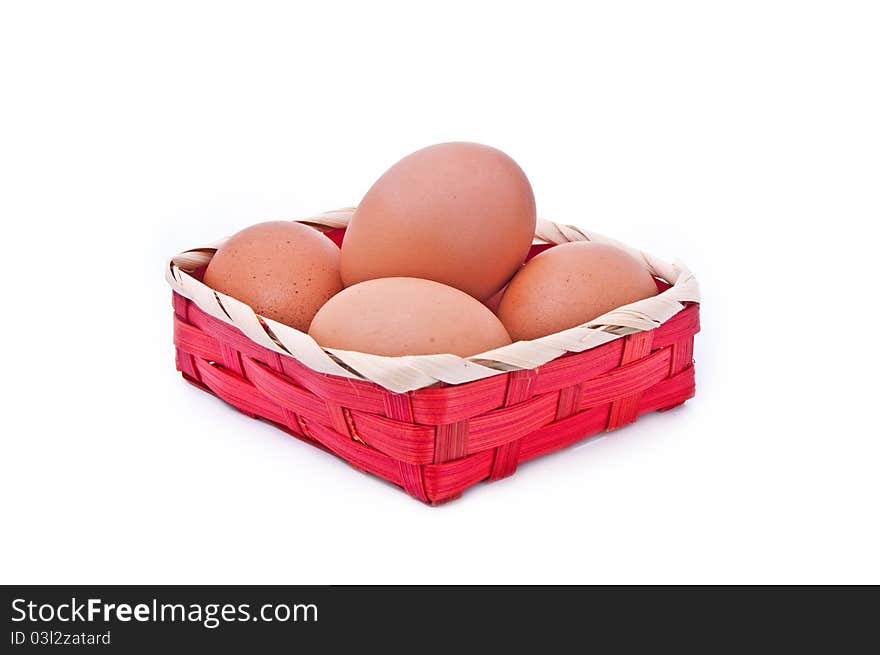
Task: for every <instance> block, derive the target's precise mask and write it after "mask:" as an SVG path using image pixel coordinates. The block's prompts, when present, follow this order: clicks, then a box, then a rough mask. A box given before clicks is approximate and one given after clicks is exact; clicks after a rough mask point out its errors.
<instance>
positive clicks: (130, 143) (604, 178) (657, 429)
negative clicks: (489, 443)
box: [0, 0, 880, 583]
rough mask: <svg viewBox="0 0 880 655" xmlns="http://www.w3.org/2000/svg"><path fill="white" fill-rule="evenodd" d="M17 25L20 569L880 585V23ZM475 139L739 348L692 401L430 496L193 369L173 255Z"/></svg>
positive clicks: (7, 216)
mask: <svg viewBox="0 0 880 655" xmlns="http://www.w3.org/2000/svg"><path fill="white" fill-rule="evenodd" d="M2 7H3V9H2V11H0V71H2V73H0V74H2V79H0V84H2V86H0V93H2V96H3V99H2V101H0V118H2V120H0V130H2V140H0V187H2V193H0V212H2V214H0V224H2V235H3V236H2V239H0V243H2V247H0V267H2V271H0V272H2V279H3V285H2V307H3V309H2V312H3V315H2V319H3V320H2V330H3V334H2V337H3V355H2V362H3V368H2V385H3V410H2V424H0V433H2V454H0V504H2V517H0V519H2V526H3V527H2V529H0V531H2V538H0V582H4V583H25V582H31V583H50V582H52V583H65V582H66V583H84V582H96V583H343V582H347V583H364V582H388V583H392V582H395V583H401V582H420V583H427V582H444V583H445V582H474V583H476V582H479V583H485V582H561V583H584V582H698V583H701V582H734V583H745V582H874V583H877V582H880V558H878V557H877V553H878V550H880V533H878V520H877V506H878V505H877V501H878V497H880V489H878V481H877V480H878V465H880V436H878V435H880V430H878V429H877V417H878V414H877V405H878V402H877V391H878V382H877V380H878V373H877V371H878V370H880V369H878V358H877V336H876V332H875V330H876V326H877V324H878V323H877V319H878V316H877V276H876V263H875V262H876V259H877V245H876V241H875V239H876V237H877V232H878V230H877V221H878V218H880V186H878V182H880V130H878V122H880V93H878V81H880V66H878V62H880V47H878V41H880V40H878V33H880V21H878V11H877V8H876V4H874V3H870V2H865V3H855V2H824V3H822V2H790V3H786V2H768V1H762V2H735V3H734V2H730V3H708V2H672V3H653V2H645V3H632V2H627V3H595V4H586V3H575V2H572V3H554V2H546V1H545V2H540V3H524V4H517V3H513V2H501V3H482V2H474V1H473V0H471V1H468V2H462V3H458V2H449V1H446V2H443V3H435V4H432V5H430V6H429V5H428V4H427V3H415V2H409V3H404V2H400V3H378V2H375V1H371V2H363V3H347V4H342V3H332V2H309V3H290V2H288V3H280V4H278V5H270V4H263V3H257V2H242V3H239V4H227V3H213V2H212V3H204V4H195V3H186V2H172V3H167V4H164V3H157V2H149V3H146V2H145V3H119V2H106V3H94V2H77V3H69V2H61V3H30V2H9V3H4V4H3V5H2ZM446 140H475V141H481V142H484V143H488V144H491V145H494V146H497V147H499V148H502V149H503V150H505V151H507V152H508V153H509V154H510V155H512V156H513V157H514V158H515V159H516V160H517V161H518V162H519V163H520V164H521V165H522V167H523V168H524V169H525V171H526V173H527V174H528V175H529V177H530V178H531V181H532V184H533V186H534V189H535V193H536V197H537V201H538V207H539V213H540V215H542V216H544V217H547V218H552V219H554V220H557V221H563V222H571V223H576V224H579V225H582V226H584V227H587V228H589V229H593V230H595V231H598V232H602V233H605V234H609V235H611V236H615V237H617V238H620V239H622V240H624V241H627V242H629V243H631V244H633V245H635V246H638V247H641V248H642V249H645V250H648V251H650V252H653V253H655V254H657V255H660V256H665V257H667V258H676V257H677V258H680V259H681V260H683V261H685V262H687V263H688V264H689V266H690V267H691V268H692V269H693V270H694V271H695V272H696V273H697V275H698V277H699V279H700V281H701V285H702V289H703V297H704V304H703V306H702V322H703V331H702V333H701V334H700V335H698V339H697V345H696V354H695V356H696V361H697V371H698V395H697V397H696V399H694V400H693V401H691V402H689V403H687V405H685V406H684V407H683V408H680V409H678V410H676V411H673V412H670V413H666V414H654V415H651V416H647V417H644V418H643V419H641V420H640V421H639V423H638V424H636V425H633V426H630V427H627V428H626V429H623V430H621V431H618V432H615V433H612V434H611V435H609V436H607V437H606V438H601V439H594V440H592V441H588V442H584V443H581V444H579V445H577V446H575V447H573V448H569V449H567V450H565V451H563V452H561V453H558V454H555V455H551V456H547V457H544V458H542V459H540V460H537V461H534V462H532V463H529V464H526V465H524V466H522V467H521V468H520V470H519V471H518V472H517V473H516V475H514V476H513V477H511V478H508V479H506V480H503V481H500V482H497V483H493V484H489V485H487V484H481V485H479V486H477V487H475V488H473V489H471V490H470V491H468V492H467V493H466V494H465V495H464V497H463V498H462V499H460V500H458V501H456V502H454V503H452V504H449V505H446V506H443V507H439V508H428V507H425V506H423V505H421V504H420V503H418V502H416V501H414V500H412V499H410V498H409V497H408V496H406V495H405V494H404V493H403V492H402V491H399V490H398V489H397V488H394V487H392V486H390V485H387V484H385V483H383V482H380V481H378V480H377V479H375V478H371V477H369V476H367V475H364V474H361V473H358V472H355V471H354V470H353V469H351V468H349V467H348V466H347V465H346V464H345V463H343V462H342V461H341V460H337V459H336V458H334V457H332V456H329V455H327V454H325V453H323V452H321V451H319V450H317V449H315V448H313V447H311V446H308V445H306V444H303V443H301V442H299V441H297V440H294V439H291V438H289V437H287V436H285V435H283V434H282V433H281V432H279V431H277V430H276V429H274V428H272V427H270V426H268V425H266V424H262V423H260V422H257V421H253V420H251V419H248V418H246V417H244V416H243V415H240V414H238V413H236V412H235V411H234V410H232V409H230V408H229V407H227V406H225V405H224V404H223V403H222V402H220V401H218V400H217V399H215V398H213V397H211V396H208V395H207V394H204V393H202V392H201V391H198V390H196V389H194V388H192V387H191V386H189V385H187V384H185V383H184V382H183V381H182V380H181V379H180V377H179V375H178V374H177V373H176V372H175V371H174V362H173V350H172V346H171V316H172V312H171V301H170V291H169V289H168V288H167V286H166V285H165V282H164V281H163V266H164V263H165V260H166V258H167V257H169V256H170V255H172V254H174V253H176V252H178V251H180V250H183V249H185V248H188V247H192V246H195V245H202V244H204V243H206V242H210V241H212V240H214V239H216V238H218V237H222V236H225V235H228V234H230V233H232V232H234V231H236V230H238V229H240V228H242V227H244V226H246V225H248V224H250V223H254V222H257V221H263V220H269V219H283V218H293V217H298V216H303V215H308V214H312V213H316V212H319V211H322V210H325V209H331V208H335V207H339V206H345V205H351V204H356V203H357V202H358V200H359V199H360V197H361V195H362V194H363V193H364V192H365V191H366V189H367V188H368V187H369V185H370V184H371V183H372V181H373V180H374V179H375V178H376V177H377V176H378V175H380V174H381V173H382V172H383V171H384V170H385V169H386V168H387V167H388V166H389V165H390V164H392V163H393V162H394V161H396V160H397V159H399V158H400V157H402V156H403V155H405V154H407V153H409V152H410V151H412V150H415V149H417V148H419V147H422V146H424V145H428V144H431V143H434V142H439V141H446ZM487 247H488V246H487Z"/></svg>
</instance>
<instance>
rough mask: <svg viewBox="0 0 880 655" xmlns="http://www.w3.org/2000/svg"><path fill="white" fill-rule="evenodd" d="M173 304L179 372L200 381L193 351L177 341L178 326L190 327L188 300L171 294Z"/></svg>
mask: <svg viewBox="0 0 880 655" xmlns="http://www.w3.org/2000/svg"><path fill="white" fill-rule="evenodd" d="M171 304H172V305H173V307H174V345H175V349H174V361H175V364H176V366H177V370H178V371H180V372H181V373H183V374H184V375H186V376H189V377H190V378H193V379H194V380H196V381H198V379H199V373H198V371H197V370H196V363H195V359H194V358H193V356H192V349H190V348H187V347H186V345H185V344H179V343H178V339H177V328H178V325H180V326H187V327H188V326H189V324H188V323H187V322H186V317H187V306H188V305H187V302H186V298H184V297H183V296H181V295H179V294H177V293H173V294H171ZM218 347H219V346H218Z"/></svg>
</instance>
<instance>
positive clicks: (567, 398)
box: [556, 384, 584, 421]
mask: <svg viewBox="0 0 880 655" xmlns="http://www.w3.org/2000/svg"><path fill="white" fill-rule="evenodd" d="M583 395H584V389H583V385H580V384H575V385H573V386H571V387H562V389H560V390H559V400H558V401H557V402H556V420H557V421H560V420H562V419H564V418H568V417H569V416H571V415H572V414H577V413H578V412H579V411H580V409H581V398H582V397H583Z"/></svg>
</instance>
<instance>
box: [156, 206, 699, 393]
mask: <svg viewBox="0 0 880 655" xmlns="http://www.w3.org/2000/svg"><path fill="white" fill-rule="evenodd" d="M353 213H354V208H353V207H348V208H344V209H338V210H334V211H330V212H325V213H323V214H318V215H317V216H310V217H306V218H301V219H295V222H298V223H304V224H307V225H309V226H310V227H312V228H314V229H317V230H320V231H326V230H329V229H334V228H344V227H346V226H347V225H348V222H349V220H350V219H351V216H352V214H353ZM224 241H225V239H222V240H220V241H217V242H215V243H213V244H211V245H208V246H202V247H197V248H191V249H188V250H185V251H183V252H181V253H179V254H177V255H175V256H174V257H172V258H171V259H170V261H169V262H168V265H167V267H166V269H165V278H166V280H167V282H168V284H169V285H170V286H171V288H172V289H173V290H174V291H175V292H176V293H179V294H180V295H182V296H184V297H186V298H188V299H190V300H191V301H193V302H194V303H195V304H196V305H197V306H198V307H199V308H200V309H201V310H203V311H205V312H207V313H208V314H210V315H211V316H214V317H215V318H217V319H219V320H221V321H223V322H225V323H228V324H230V325H232V326H233V327H235V328H238V329H239V330H240V331H241V332H242V333H244V334H245V336H247V337H248V338H249V339H251V340H252V341H254V342H256V343H258V344H259V345H261V346H264V347H266V348H268V349H270V350H273V351H275V352H277V353H279V354H281V355H286V356H288V357H293V358H294V359H297V360H298V361H300V362H301V363H303V364H304V365H306V366H307V367H309V368H311V369H312V370H315V371H317V372H319V373H327V374H331V375H337V376H342V377H347V378H354V379H361V380H368V381H371V382H374V383H376V384H378V385H380V386H382V387H384V388H386V389H388V390H389V391H392V392H395V393H403V392H407V391H414V390H416V389H422V388H424V387H429V386H432V385H434V384H436V383H438V382H444V383H447V384H462V383H465V382H472V381H474V380H480V379H483V378H487V377H491V376H494V375H501V374H503V373H507V372H509V371H512V370H524V369H533V368H537V367H538V366H541V365H542V364H546V363H547V362H550V361H552V360H554V359H557V358H559V357H562V356H563V355H565V354H567V353H577V352H583V351H586V350H590V349H591V348H595V347H597V346H600V345H602V344H605V343H608V342H609V341H613V340H615V339H619V338H621V337H624V336H626V335H629V334H633V333H636V332H642V331H647V330H653V329H655V328H657V327H659V326H660V325H662V324H663V323H664V322H666V321H667V320H669V319H670V318H672V317H673V316H675V315H676V314H678V312H680V311H681V310H682V309H684V307H685V303H699V302H700V292H699V285H698V283H697V280H696V278H695V277H694V275H693V273H692V272H691V271H690V270H689V269H688V268H687V266H685V265H684V264H683V263H681V262H680V261H675V262H673V263H668V262H666V261H665V260H663V259H660V258H657V257H654V256H653V255H650V254H648V253H645V252H642V251H641V250H638V249H635V248H632V247H631V246H628V245H626V244H624V243H622V242H620V241H617V240H615V239H611V238H609V237H606V236H603V235H601V234H598V233H595V232H589V231H587V230H584V229H582V228H580V227H577V226H574V225H567V224H562V223H555V222H553V221H548V220H545V219H539V220H538V222H537V226H536V229H535V242H536V243H551V244H555V245H558V244H562V243H568V242H572V241H595V242H598V243H607V244H610V245H614V246H616V247H618V248H621V249H623V250H625V251H626V252H628V253H629V254H630V255H632V256H633V257H635V258H636V259H637V260H638V261H639V262H640V263H641V264H642V265H643V266H644V267H645V268H646V269H647V270H648V272H649V273H651V275H653V276H654V277H657V278H660V279H662V280H665V281H666V282H667V283H669V284H670V285H671V286H670V288H668V289H666V290H665V291H662V292H660V293H659V294H657V295H656V296H652V297H651V298H645V299H644V300H639V301H637V302H634V303H630V304H628V305H624V306H622V307H619V308H617V309H614V310H612V311H610V312H607V313H606V314H603V315H602V316H599V317H597V318H595V319H593V320H592V321H589V322H587V323H584V324H582V325H579V326H577V327H573V328H569V329H567V330H562V331H561V332H556V333H554V334H550V335H547V336H544V337H540V338H538V339H534V340H531V341H517V342H514V343H512V344H510V345H507V346H502V347H501V348H495V349H493V350H489V351H486V352H484V353H479V354H477V355H473V356H471V357H466V358H462V357H458V356H457V355H449V354H444V355H406V356H400V357H387V356H382V355H372V354H369V353H361V352H354V351H346V350H339V349H335V348H322V347H321V346H320V345H319V344H318V343H317V342H316V341H315V340H314V339H312V337H310V336H309V335H308V334H307V333H305V332H301V331H300V330H297V329H295V328H292V327H290V326H288V325H284V324H283V323H279V322H278V321H274V320H272V319H270V318H266V317H264V316H260V315H258V314H257V313H255V312H254V310H253V309H252V308H251V307H250V306H248V305H247V304H245V303H243V302H241V301H240V300H236V299H235V298H232V297H231V296H227V295H225V294H222V293H220V292H218V291H214V290H213V289H211V288H210V287H208V286H206V285H205V284H203V283H202V282H200V281H199V280H198V279H196V278H195V277H194V276H193V275H192V273H193V272H194V271H195V270H196V269H198V268H199V267H201V266H204V265H206V264H207V263H208V262H209V261H210V260H211V257H213V255H214V253H215V252H216V250H217V248H219V247H220V245H222V244H223V242H224Z"/></svg>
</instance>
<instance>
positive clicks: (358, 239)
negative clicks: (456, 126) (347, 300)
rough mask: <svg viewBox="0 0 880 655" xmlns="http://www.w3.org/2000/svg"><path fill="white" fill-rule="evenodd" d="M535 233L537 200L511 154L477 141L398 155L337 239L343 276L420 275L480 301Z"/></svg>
mask: <svg viewBox="0 0 880 655" xmlns="http://www.w3.org/2000/svg"><path fill="white" fill-rule="evenodd" d="M534 234H535V197H534V195H533V194H532V187H531V185H530V184H529V181H528V179H527V178H526V176H525V173H523V171H522V169H520V167H519V166H518V165H517V164H516V162H515V161H513V159H511V158H510V157H508V156H507V155H506V154H504V153H503V152H501V151H500V150H496V149H495V148H490V147H489V146H484V145H480V144H478V143H441V144H438V145H434V146H430V147H428V148H424V149H422V150H418V151H417V152H414V153H412V154H411V155H409V156H407V157H405V158H403V159H402V160H400V161H399V162H397V163H396V164H395V165H394V166H392V167H391V168H390V169H389V170H388V171H387V172H386V173H385V174H384V175H382V177H380V178H379V180H378V181H377V182H376V183H375V184H374V185H373V186H372V188H370V190H369V191H367V194H366V195H365V196H364V198H363V200H362V201H361V203H360V205H358V208H357V210H356V211H355V213H354V215H353V217H352V219H351V223H350V224H349V226H348V230H347V232H346V234H345V239H344V241H343V243H342V260H341V272H342V280H343V282H344V283H345V286H351V285H352V284H356V283H358V282H363V281H364V280H371V279H375V278H381V277H418V278H424V279H427V280H434V281H435V282H442V283H443V284H446V285H449V286H452V287H455V288H456V289H460V290H462V291H464V292H465V293H468V294H470V295H471V296H473V297H474V298H477V299H478V300H486V299H487V298H489V297H491V296H492V295H493V294H494V293H495V292H497V291H498V290H499V289H500V288H501V287H502V286H504V284H505V283H506V282H507V281H508V280H509V279H510V278H511V277H512V276H513V274H514V272H515V271H516V269H517V268H518V267H519V266H520V265H521V264H522V262H523V259H524V258H525V256H526V254H528V251H529V247H530V246H531V243H532V238H533V237H534Z"/></svg>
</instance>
